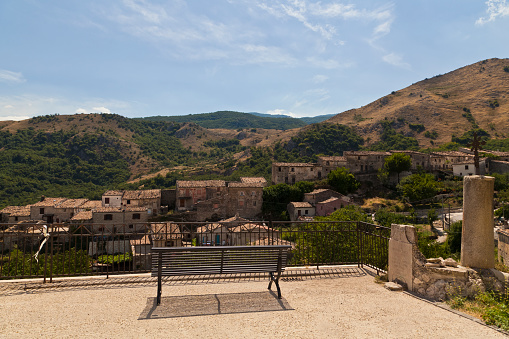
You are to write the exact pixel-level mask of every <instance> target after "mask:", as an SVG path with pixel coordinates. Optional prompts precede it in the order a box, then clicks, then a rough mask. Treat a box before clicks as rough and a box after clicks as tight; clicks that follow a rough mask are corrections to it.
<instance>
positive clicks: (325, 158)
mask: <svg viewBox="0 0 509 339" xmlns="http://www.w3.org/2000/svg"><path fill="white" fill-rule="evenodd" d="M318 159H320V160H325V161H346V158H345V157H344V156H331V157H318Z"/></svg>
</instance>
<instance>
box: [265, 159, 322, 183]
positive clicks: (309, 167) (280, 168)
mask: <svg viewBox="0 0 509 339" xmlns="http://www.w3.org/2000/svg"><path fill="white" fill-rule="evenodd" d="M321 178H322V171H321V169H320V168H319V167H318V166H317V165H316V164H310V163H273V164H272V182H273V183H274V184H281V183H285V184H295V183H296V182H298V181H312V180H316V179H321Z"/></svg>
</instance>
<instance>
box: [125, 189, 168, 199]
mask: <svg viewBox="0 0 509 339" xmlns="http://www.w3.org/2000/svg"><path fill="white" fill-rule="evenodd" d="M160 197H161V190H160V189H154V190H137V191H125V192H124V196H123V199H131V200H135V199H157V198H160Z"/></svg>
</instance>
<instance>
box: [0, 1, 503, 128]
mask: <svg viewBox="0 0 509 339" xmlns="http://www.w3.org/2000/svg"><path fill="white" fill-rule="evenodd" d="M0 44H1V53H0V120H5V119H24V118H27V117H32V116H37V115H44V114H54V113H59V114H74V113H80V112H86V113H89V112H105V113H106V112H111V113H118V114H121V115H123V116H126V117H141V116H151V115H181V114H190V113H206V112H214V111H218V110H235V111H241V112H261V113H284V114H290V115H293V116H296V117H302V116H315V115H320V114H330V113H340V112H343V111H345V110H348V109H350V108H356V107H360V106H363V105H366V104H368V103H369V102H371V101H373V100H375V99H377V98H379V97H381V96H384V95H386V94H388V93H390V92H391V91H394V90H398V89H401V88H404V87H406V86H409V85H411V84H412V83H414V82H417V81H420V80H423V79H424V78H430V77H433V76H435V75H437V74H443V73H447V72H449V71H452V70H454V69H456V68H459V67H462V66H466V65H468V64H471V63H474V62H477V61H480V60H484V59H488V58H494V57H496V58H506V57H509V0H508V2H506V0H489V1H477V0H475V1H474V0H411V1H409V0H396V1H379V0H370V1H367V0H366V1H350V2H347V1H325V0H324V1H314V0H313V1H312V0H288V1H284V0H207V1H204V0H194V1H184V0H173V1H171V0H157V1H156V0H124V1H121V0H110V1H104V0H85V1H83V0H81V1H75V0H65V1H64V0H58V1H57V0H53V1H52V0H45V1H39V0H2V1H1V2H0Z"/></svg>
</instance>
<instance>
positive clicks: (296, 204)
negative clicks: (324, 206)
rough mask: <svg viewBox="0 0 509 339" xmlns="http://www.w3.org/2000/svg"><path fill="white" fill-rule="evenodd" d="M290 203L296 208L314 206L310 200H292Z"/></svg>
mask: <svg viewBox="0 0 509 339" xmlns="http://www.w3.org/2000/svg"><path fill="white" fill-rule="evenodd" d="M290 204H292V205H293V207H295V208H313V206H312V205H311V204H310V203H309V202H301V201H296V202H291V203H290Z"/></svg>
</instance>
